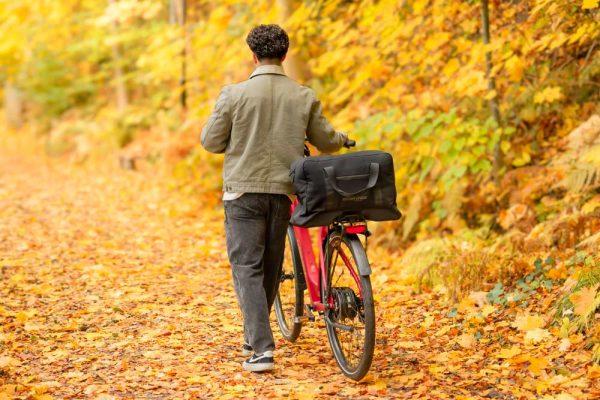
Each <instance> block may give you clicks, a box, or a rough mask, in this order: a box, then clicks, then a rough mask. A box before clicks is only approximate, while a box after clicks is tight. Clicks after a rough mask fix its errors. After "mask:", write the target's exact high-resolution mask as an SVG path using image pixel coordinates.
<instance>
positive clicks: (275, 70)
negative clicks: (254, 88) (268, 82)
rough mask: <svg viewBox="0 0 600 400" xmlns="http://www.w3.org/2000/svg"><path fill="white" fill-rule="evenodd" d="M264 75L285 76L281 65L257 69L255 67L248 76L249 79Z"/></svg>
mask: <svg viewBox="0 0 600 400" xmlns="http://www.w3.org/2000/svg"><path fill="white" fill-rule="evenodd" d="M265 74H275V75H285V72H284V71H283V67H282V66H281V65H274V64H266V65H259V66H258V67H256V69H255V70H254V72H252V75H250V79H252V78H254V77H255V76H257V75H265Z"/></svg>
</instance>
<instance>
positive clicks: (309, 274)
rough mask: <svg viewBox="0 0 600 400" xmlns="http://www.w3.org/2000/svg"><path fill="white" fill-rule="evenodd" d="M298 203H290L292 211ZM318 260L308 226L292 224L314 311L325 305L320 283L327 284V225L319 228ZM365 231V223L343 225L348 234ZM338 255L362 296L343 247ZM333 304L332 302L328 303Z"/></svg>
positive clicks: (354, 272)
mask: <svg viewBox="0 0 600 400" xmlns="http://www.w3.org/2000/svg"><path fill="white" fill-rule="evenodd" d="M297 204H298V200H294V202H293V203H292V206H291V207H292V212H293V211H294V208H295V207H296V205H297ZM317 229H319V234H318V239H319V261H318V265H317V259H316V257H315V252H314V250H313V243H312V239H311V237H310V232H309V228H302V227H298V226H294V235H295V236H296V242H297V243H298V249H299V250H300V259H301V260H302V269H303V271H304V277H305V280H306V286H307V288H308V293H309V296H310V302H311V305H312V308H313V309H314V310H316V311H325V309H326V307H325V304H324V299H322V298H321V285H323V284H327V276H328V274H327V267H326V265H325V247H324V245H323V244H324V243H325V240H327V237H328V235H329V227H327V226H321V227H319V228H317ZM365 231H366V226H365V225H354V226H348V227H345V229H344V232H346V233H350V234H356V233H364V232H365ZM338 253H339V255H340V257H341V258H342V260H343V261H344V264H345V265H346V267H347V268H348V270H349V271H350V274H351V275H352V278H353V279H354V280H355V281H356V283H357V285H358V288H359V297H360V298H362V285H361V283H360V278H359V276H358V274H357V273H356V271H355V269H354V268H352V262H351V261H350V259H349V258H348V256H347V254H346V253H345V252H344V250H343V249H341V248H340V249H339V251H338ZM327 302H328V303H332V299H328V300H327ZM328 305H329V306H333V304H328Z"/></svg>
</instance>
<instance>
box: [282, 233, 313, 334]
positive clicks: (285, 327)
mask: <svg viewBox="0 0 600 400" xmlns="http://www.w3.org/2000/svg"><path fill="white" fill-rule="evenodd" d="M287 245H288V246H290V252H291V257H292V265H293V271H294V315H293V316H291V317H292V318H293V319H292V320H291V321H288V320H287V318H286V316H285V311H284V310H283V306H282V304H281V298H280V295H279V290H277V296H276V297H275V304H274V306H275V316H276V319H277V325H278V326H279V330H280V331H281V335H282V336H283V337H284V338H285V339H286V340H288V341H290V342H295V341H296V339H298V336H300V331H301V329H302V322H300V321H296V320H295V317H300V316H302V315H304V287H305V286H306V284H305V283H304V280H303V279H304V273H303V271H302V259H301V258H300V250H299V249H298V243H297V241H296V235H294V228H293V227H292V226H289V227H288V229H287ZM282 273H283V271H282Z"/></svg>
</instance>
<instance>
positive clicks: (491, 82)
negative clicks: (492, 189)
mask: <svg viewBox="0 0 600 400" xmlns="http://www.w3.org/2000/svg"><path fill="white" fill-rule="evenodd" d="M481 20H482V29H481V36H482V38H483V43H484V44H489V43H490V15H489V1H488V0H482V2H481ZM485 74H486V77H487V80H488V89H489V91H490V92H492V91H495V90H496V80H495V79H494V77H493V76H492V53H491V52H490V51H487V52H486V53H485ZM497 96H498V94H496V96H494V97H493V98H491V99H490V100H489V107H490V111H491V112H492V117H493V118H494V121H496V124H497V125H498V128H501V125H500V109H499V107H498V99H497ZM501 142H502V136H501V137H500V138H499V139H498V143H496V145H495V146H494V164H493V167H492V175H493V178H494V181H495V182H496V184H499V181H500V169H501V168H502V166H503V164H504V162H503V159H502V150H501V148H500V144H501Z"/></svg>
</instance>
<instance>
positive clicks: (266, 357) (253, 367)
mask: <svg viewBox="0 0 600 400" xmlns="http://www.w3.org/2000/svg"><path fill="white" fill-rule="evenodd" d="M273 367H274V364H273V352H272V351H265V352H264V353H262V354H256V353H254V354H253V355H252V357H250V358H249V359H247V360H246V361H244V363H243V364H242V368H244V369H245V370H246V371H252V372H261V371H269V370H272V369H273Z"/></svg>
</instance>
